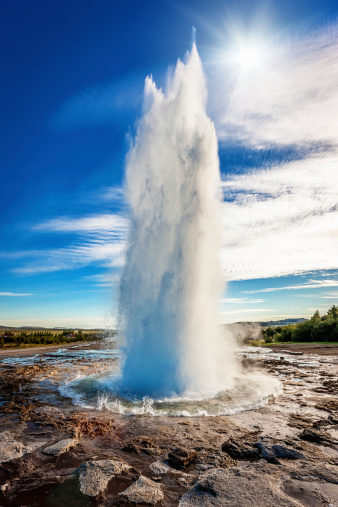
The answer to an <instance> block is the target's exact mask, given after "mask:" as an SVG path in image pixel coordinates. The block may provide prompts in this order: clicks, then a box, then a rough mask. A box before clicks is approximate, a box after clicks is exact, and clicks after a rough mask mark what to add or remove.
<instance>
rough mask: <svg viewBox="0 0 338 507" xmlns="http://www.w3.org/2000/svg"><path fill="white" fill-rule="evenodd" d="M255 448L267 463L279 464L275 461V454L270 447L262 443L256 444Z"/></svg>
mask: <svg viewBox="0 0 338 507" xmlns="http://www.w3.org/2000/svg"><path fill="white" fill-rule="evenodd" d="M255 447H257V449H258V450H259V451H260V453H261V457H262V458H263V459H265V460H266V461H268V462H269V463H279V461H278V459H277V455H276V452H275V451H274V450H273V448H272V447H271V446H270V445H267V444H265V443H263V442H257V443H256V444H255Z"/></svg>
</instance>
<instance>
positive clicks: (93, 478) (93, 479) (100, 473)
mask: <svg viewBox="0 0 338 507" xmlns="http://www.w3.org/2000/svg"><path fill="white" fill-rule="evenodd" d="M129 468H130V467H129V465H126V464H125V463H123V462H122V461H117V460H110V459H105V460H100V461H86V462H85V463H83V464H82V465H81V466H80V467H79V468H78V469H77V470H76V472H77V473H78V477H79V482H80V491H81V493H83V494H84V495H88V496H97V495H98V494H99V493H101V491H104V490H105V489H106V487H107V485H108V482H109V481H110V480H111V479H113V478H114V477H115V476H117V475H120V474H121V473H122V472H125V471H127V470H129Z"/></svg>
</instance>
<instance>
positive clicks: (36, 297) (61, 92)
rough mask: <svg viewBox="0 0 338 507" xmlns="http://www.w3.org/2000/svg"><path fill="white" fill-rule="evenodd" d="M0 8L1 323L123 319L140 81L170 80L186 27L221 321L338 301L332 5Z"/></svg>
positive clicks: (85, 325)
mask: <svg viewBox="0 0 338 507" xmlns="http://www.w3.org/2000/svg"><path fill="white" fill-rule="evenodd" d="M130 12H133V16H130ZM2 14H3V16H2V17H1V20H0V23H1V24H2V30H1V33H2V38H3V47H4V48H5V47H6V54H4V58H5V69H4V78H3V80H2V83H1V85H0V86H1V87H2V95H3V97H5V98H6V103H5V104H4V108H3V121H2V128H1V136H2V140H3V143H2V148H1V159H2V161H3V163H2V167H3V169H2V184H3V189H4V191H3V199H2V220H1V223H0V233H1V237H2V245H1V250H0V258H1V263H0V276H1V284H0V325H5V326H6V325H8V326H11V327H22V326H27V325H30V326H33V325H35V326H41V327H49V328H56V327H66V328H67V329H69V328H74V327H75V328H81V329H98V328H103V329H104V328H112V327H114V326H116V324H117V308H118V284H119V274H120V270H121V266H123V263H124V249H125V244H126V238H127V235H128V225H129V220H128V204H127V202H126V198H125V195H124V168H125V157H126V154H127V152H128V147H129V145H130V142H131V139H132V138H133V137H134V136H135V133H136V128H137V121H138V119H139V118H140V117H141V115H142V101H143V88H144V81H145V78H146V77H147V76H149V75H152V76H153V79H154V81H155V82H156V84H157V86H162V87H163V88H166V83H167V81H168V79H169V78H170V73H171V72H172V68H173V66H174V65H175V63H176V61H177V59H178V58H181V59H182V60H184V58H185V54H186V52H187V51H188V50H189V48H190V46H191V30H192V27H195V29H196V44H197V48H198V51H199V54H200V56H201V59H202V62H203V66H204V71H205V73H206V76H207V82H208V107H207V110H208V115H209V117H210V118H211V120H212V121H213V123H214V125H215V128H216V133H217V137H218V143H219V146H218V148H219V159H220V171H221V176H222V189H221V190H222V196H223V199H222V223H223V236H222V243H223V244H222V251H221V260H222V267H223V273H224V279H225V281H226V283H227V288H226V290H225V292H224V294H223V295H221V296H220V300H219V318H220V322H221V323H234V322H267V321H274V320H283V319H287V318H310V317H311V316H312V315H313V313H314V312H315V310H317V309H318V310H319V312H320V313H321V314H323V313H326V311H327V310H328V308H329V307H330V306H332V305H333V304H335V303H336V302H337V299H338V261H337V255H336V251H337V246H338V241H337V232H336V231H337V226H338V209H337V201H338V190H337V188H338V173H337V170H336V165H337V161H338V125H337V122H338V120H337V118H338V109H337V107H338V90H337V86H335V83H336V82H337V78H338V69H337V65H336V55H337V52H338V24H337V7H336V5H335V3H334V2H333V1H328V0H324V1H321V2H320V1H319V0H313V1H310V2H305V1H298V2H291V1H290V0H287V1H286V2H284V3H283V5H280V3H279V2H277V1H272V2H270V4H269V5H265V6H264V7H263V6H262V5H260V4H259V3H257V4H256V5H255V6H252V4H251V3H250V2H248V1H245V0H241V1H240V2H239V3H238V2H237V3H236V2H235V1H231V2H229V3H228V6H227V8H225V6H224V4H223V3H222V2H221V1H218V0H217V1H216V0H212V1H211V2H209V3H208V6H207V8H206V7H205V5H204V3H203V2H202V1H201V0H198V1H195V2H192V1H191V0H187V1H183V2H180V5H178V4H177V3H174V2H171V1H168V2H165V3H164V4H163V5H161V6H159V5H158V3H156V2H155V1H154V0H149V1H148V2H147V3H145V4H143V5H142V6H141V5H139V4H138V3H137V2H135V1H132V0H130V1H129V2H127V3H126V4H125V5H121V6H118V7H117V6H115V5H112V4H111V2H109V1H108V0H100V1H98V2H96V3H95V5H94V4H93V3H92V2H90V1H89V0H85V1H83V2H81V3H80V2H79V1H78V0H71V1H68V2H66V1H65V0H61V1H60V2H49V3H48V4H45V5H43V4H41V3H39V2H31V3H30V4H29V5H28V4H26V3H24V2H16V3H15V4H14V3H12V4H7V5H3V6H2ZM3 51H4V50H3ZM335 112H337V114H335ZM240 319H242V320H240ZM11 323H12V324H13V323H15V324H14V325H12V324H11ZM32 323H34V324H32Z"/></svg>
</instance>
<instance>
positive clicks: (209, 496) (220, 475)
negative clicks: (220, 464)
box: [179, 465, 300, 507]
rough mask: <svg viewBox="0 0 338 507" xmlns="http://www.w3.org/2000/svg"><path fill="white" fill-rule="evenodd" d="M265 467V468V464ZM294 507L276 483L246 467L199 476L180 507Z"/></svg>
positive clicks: (184, 496)
mask: <svg viewBox="0 0 338 507" xmlns="http://www.w3.org/2000/svg"><path fill="white" fill-rule="evenodd" d="M267 466H268V465H267ZM262 505H264V507H276V506H277V505H278V507H296V506H299V507H300V504H298V502H295V501H294V500H293V499H291V498H289V497H288V496H287V495H286V494H284V493H283V492H282V491H280V489H279V487H278V483H277V482H276V480H275V479H274V478H273V477H272V476H269V475H268V474H266V473H259V470H258V469H257V470H255V467H254V466H253V465H251V466H250V467H248V468H237V467H235V468H228V469H224V468H216V469H213V470H210V471H208V472H206V473H205V474H203V475H201V476H200V477H199V479H198V480H197V482H196V483H195V485H194V486H193V487H192V488H191V489H190V490H189V491H188V492H187V493H186V494H185V495H183V496H182V498H181V500H180V503H179V507H262Z"/></svg>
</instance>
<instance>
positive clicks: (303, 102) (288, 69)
mask: <svg viewBox="0 0 338 507" xmlns="http://www.w3.org/2000/svg"><path fill="white" fill-rule="evenodd" d="M337 33H338V25H337V23H334V24H331V25H327V26H326V27H325V28H324V29H322V30H320V31H315V32H312V33H310V34H307V35H305V34H304V32H303V33H302V34H301V35H297V36H294V37H290V36H289V37H288V38H287V39H286V40H284V41H283V40H282V39H281V38H279V40H278V41H277V42H276V43H273V42H272V43H270V47H269V51H268V55H267V58H266V60H265V62H263V63H262V65H260V66H259V67H257V68H256V67H255V68H253V69H252V70H251V71H250V73H249V74H248V73H246V72H240V73H239V74H238V75H237V82H236V85H235V86H234V88H233V92H232V94H231V97H230V101H226V102H225V103H224V109H223V112H222V107H221V104H222V101H221V97H217V98H216V97H215V100H217V99H218V111H219V113H218V114H219V116H218V117H217V118H216V124H217V127H218V133H219V136H220V137H221V138H223V139H226V138H228V137H229V135H230V136H234V137H235V138H236V139H241V140H242V141H243V142H245V143H251V144H255V145H258V146H259V145H262V144H263V145H264V144H276V143H277V144H289V143H301V144H304V143H307V144H309V143H311V142H312V143H333V144H336V142H337V132H338V89H337V86H336V83H337V81H338V66H337V55H338V37H337Z"/></svg>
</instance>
